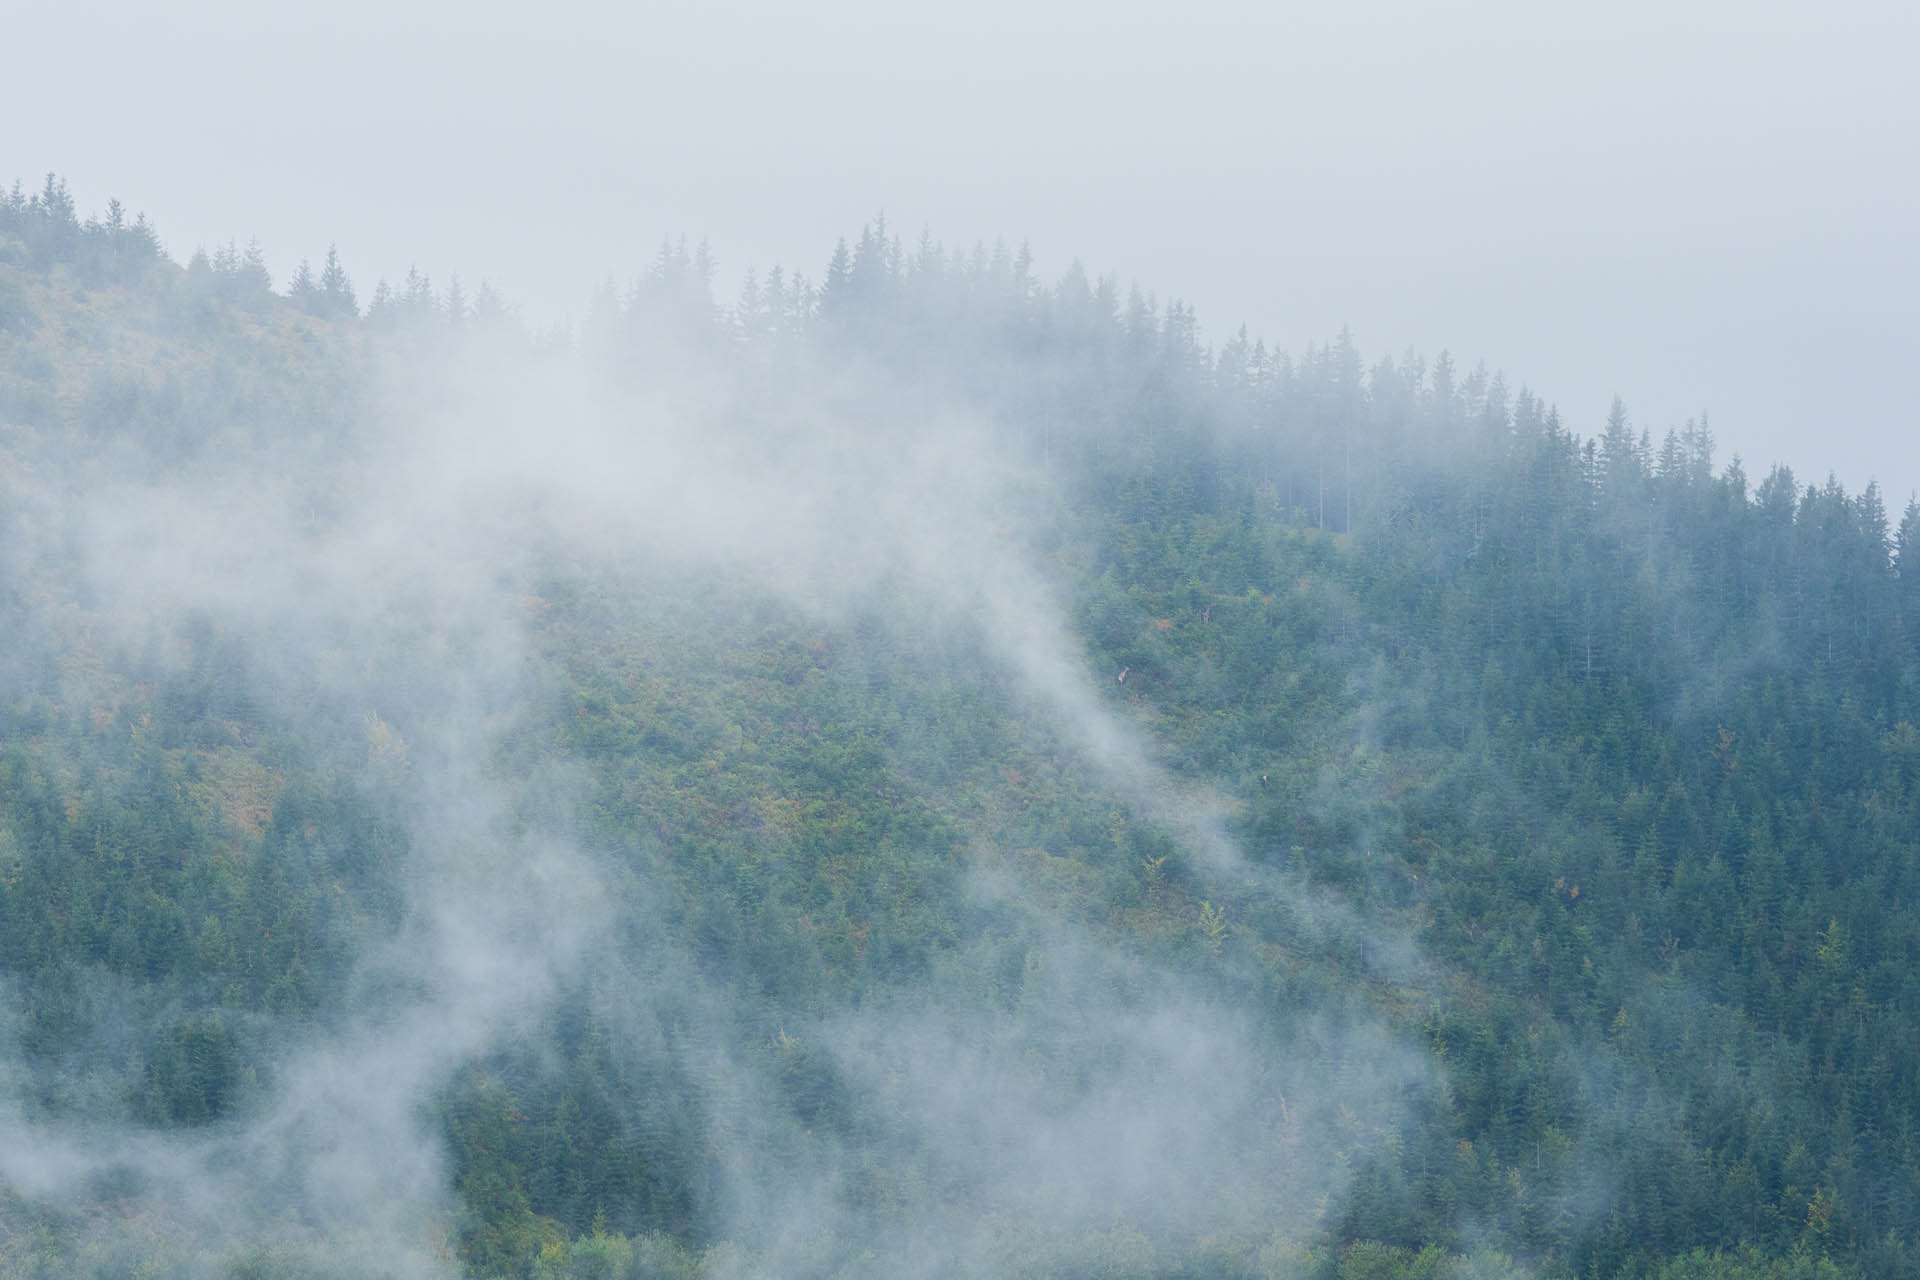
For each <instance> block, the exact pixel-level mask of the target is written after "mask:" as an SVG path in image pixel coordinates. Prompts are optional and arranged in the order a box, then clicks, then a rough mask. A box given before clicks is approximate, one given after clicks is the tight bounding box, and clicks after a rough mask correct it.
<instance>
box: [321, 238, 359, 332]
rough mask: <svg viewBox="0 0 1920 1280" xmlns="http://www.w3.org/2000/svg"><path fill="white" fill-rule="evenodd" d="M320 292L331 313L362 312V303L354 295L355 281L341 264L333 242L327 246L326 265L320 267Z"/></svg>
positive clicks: (346, 314)
mask: <svg viewBox="0 0 1920 1280" xmlns="http://www.w3.org/2000/svg"><path fill="white" fill-rule="evenodd" d="M320 294H321V297H322V299H323V301H324V302H325V304H326V309H327V310H328V311H329V312H330V313H332V314H334V315H343V316H357V315H359V314H360V304H359V302H358V301H357V300H356V299H355V298H354V296H353V282H352V281H351V280H349V279H347V272H346V269H345V268H344V267H342V266H341V265H340V254H339V251H338V250H337V249H336V248H335V246H333V245H331V244H329V245H328V246H327V261H326V265H325V266H323V267H322V268H321V269H320Z"/></svg>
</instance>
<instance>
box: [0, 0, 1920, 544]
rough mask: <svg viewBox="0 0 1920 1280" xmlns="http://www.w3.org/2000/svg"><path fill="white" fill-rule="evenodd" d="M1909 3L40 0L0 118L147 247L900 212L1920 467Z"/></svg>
mask: <svg viewBox="0 0 1920 1280" xmlns="http://www.w3.org/2000/svg"><path fill="white" fill-rule="evenodd" d="M1916 11H1920V6H1914V5H1912V4H1906V3H1892V2H1887V3H1857V2H1856V3H1847V2H1844V0H1843V2H1842V3H1838V4H1834V3H1828V4H1824V5H1813V4H1807V3H1794V4H1782V3H1774V2H1773V0H1744V2H1742V3H1727V2H1721V0H1715V2H1714V3H1702V4H1693V5H1688V4H1684V3H1676V2H1675V0H1665V2H1661V3H1649V2H1645V0H1624V2H1622V0H1616V2H1615V3H1611V4H1607V5H1591V6H1581V7H1580V11H1579V12H1578V13H1577V14H1576V13H1574V12H1572V7H1571V6H1552V5H1542V4H1539V3H1537V2H1528V3H1521V2H1518V0H1494V2H1490V3H1479V4H1422V3H1414V2H1413V0H1357V2H1356V0H1341V2H1339V3H1326V2H1324V0H1322V2H1319V3H1314V4H1312V5H1295V4H1291V3H1268V4H1253V3H1247V4H1228V3H1206V4H1199V5H1191V6H1187V7H1186V8H1185V9H1183V8H1182V7H1180V6H1175V5H1172V4H1167V3H1155V4H1151V5H1148V4H1139V3H1135V2H1133V0H1099V2H1097V3H1071V4H1050V3H1044V2H1036V0H1022V2H1010V0H969V3H966V4H960V5H953V6H950V7H946V8H940V9H935V8H932V7H922V6H912V5H900V4H887V3H875V2H869V0H861V2H859V3H839V2H834V3H816V4H811V5H798V4H779V3H770V2H766V0H758V2H755V3H741V4H700V5H693V4H672V5H670V4H645V3H642V4H633V5H619V6H615V5H604V6H599V5H582V4H567V3H561V4H548V5H544V6H534V5H530V4H515V5H510V6H509V5H496V4H487V3H469V4H461V5H454V4H445V5H423V4H409V3H403V2H394V3H369V2H368V0H339V2H338V3H332V4H327V5H317V4H316V5H304V6H299V8H298V11H297V12H296V11H294V9H293V8H292V7H289V6H274V5H261V4H257V3H247V4H239V3H220V4H210V3H205V2H204V0H179V2H178V3H174V4H170V5H134V4H131V3H123V4H85V3H73V4H67V5H53V4H40V5H32V6H28V7H26V8H25V9H24V10H23V11H16V12H12V13H10V14H9V16H8V18H7V28H8V48H7V51H6V53H5V54H4V55H0V57H3V59H4V61H3V62H0V162H4V164H5V172H6V173H7V175H8V176H9V177H10V176H12V175H16V174H17V175H20V176H23V177H25V178H26V179H27V180H28V182H29V184H30V185H31V184H32V183H33V182H35V180H36V178H37V176H38V175H40V174H43V173H44V172H45V171H46V170H48V169H57V170H59V171H60V172H62V173H63V174H65V175H67V177H68V178H69V179H70V182H71V185H72V188H73V191H74V195H75V197H76V198H77V200H78V202H79V204H80V207H81V209H82V211H83V212H85V211H90V210H96V209H98V208H100V207H102V206H104V204H105V202H106V200H107V198H108V197H109V196H114V195H117V196H119V197H121V198H122V199H124V200H125V201H126V202H127V203H128V204H129V205H130V206H132V207H135V208H140V209H144V210H146V211H147V212H148V213H149V214H150V215H151V216H152V217H153V218H154V220H155V221H156V223H157V224H158V226H159V230H160V232H161V236H162V238H163V240H164V241H165V242H166V244H167V246H168V248H169V249H170V250H171V251H172V252H173V253H174V254H175V256H176V257H178V258H181V259H183V260H184V258H185V257H186V256H187V255H188V254H190V253H191V252H192V250H193V248H194V247H195V246H196V245H198V244H208V245H211V244H213V243H216V242H218V241H221V240H224V239H226V238H228V237H235V238H238V239H239V240H241V241H242V242H244V241H245V240H246V239H247V238H248V237H249V236H258V237H259V238H260V240H261V241H262V242H263V244H264V245H265V247H266V250H267V254H268V260H269V263H270V265H271V266H272V267H273V269H274V272H275V276H276V279H277V280H278V281H281V282H284V280H285V279H286V277H287V275H288V273H289V272H290V271H291V269H292V266H293V264H294V263H295V262H296V261H297V260H298V259H299V258H300V257H301V256H310V257H313V258H314V259H316V261H317V260H318V258H319V257H320V256H322V255H323V254H324V253H325V250H326V246H327V243H328V242H329V241H330V240H331V241H338V243H339V246H340V251H341V254H342V257H343V259H344V260H345V262H346V265H347V268H348V270H349V272H350V273H351V274H352V275H353V277H354V279H355V282H356V284H357V285H358V286H359V288H360V292H361V296H362V298H363V300H364V299H365V298H366V297H367V296H368V295H369V294H370V293H371V291H372V286H373V283H374V281H375V279H376V278H377V277H379V276H382V275H385V276H387V277H389V278H394V277H398V276H403V275H404V274H405V273H406V270H407V267H408V265H409V264H413V263H417V264H418V265H419V266H420V268H421V269H422V270H424V271H427V272H429V273H431V274H432V276H433V277H434V279H435V280H436V281H437V282H441V283H444V281H445V279H446V277H447V275H448V274H449V273H450V272H456V271H457V272H458V273H459V274H460V276H461V277H462V279H463V281H464V282H465V283H466V284H467V285H468V286H469V288H470V287H471V286H472V285H473V284H475V283H476V282H477V281H478V280H480V279H481V278H483V277H484V278H486V279H489V280H491V281H492V282H493V283H494V284H495V285H496V286H497V287H499V288H501V289H502V290H503V291H505V292H506V293H507V294H508V295H509V296H510V297H511V298H513V299H514V300H517V301H518V302H519V303H520V304H521V305H522V308H523V310H524V311H525V312H526V313H527V315H528V316H529V317H530V318H532V319H535V320H542V321H544V320H551V319H559V318H563V317H566V316H570V315H575V314H578V313H579V312H581V311H582V310H584V306H585V302H586V299H587V296H588V295H589V293H590V292H591V289H592V287H593V285H594V283H595V282H596V281H597V280H599V279H603V278H605V277H607V276H608V275H612V276H614V277H616V278H618V279H621V280H625V279H628V278H630V277H632V276H633V275H634V274H635V273H636V272H638V271H639V270H641V269H642V268H643V267H644V266H645V264H646V262H647V260H648V259H649V258H650V257H651V255H652V253H653V250H654V249H655V247H656V246H657V245H658V243H659V240H660V238H661V236H662V235H663V234H668V233H672V234H676V235H677V234H679V233H682V232H684V233H685V234H686V235H688V236H689V237H690V238H691V239H694V240H698V239H700V238H702V237H705V238H707V239H708V240H710V241H711V242H712V245H713V247H714V250H715V252H716V253H717V254H718V256H719V258H720V262H721V266H722V268H723V271H724V272H725V273H726V274H725V276H724V281H723V283H724V284H725V286H726V290H727V292H728V294H729V295H730V293H731V290H732V285H733V282H734V281H736V280H737V278H738V273H739V271H740V270H741V269H743V268H744V267H745V266H747V265H749V264H752V265H755V266H758V267H761V268H762V269H764V268H765V267H766V266H768V265H771V264H772V263H774V262H780V263H783V264H785V265H786V266H788V267H789V268H798V269H801V270H803V271H805V272H806V273H807V274H808V275H810V276H812V277H814V278H815V279H818V278H819V276H820V274H821V270H822V267H823V264H824V263H825V261H826V259H827V257H828V256H829V254H830V253H831V251H832V247H833V242H834V240H835V238H836V237H837V236H841V235H847V236H849V237H851V236H853V235H855V234H857V232H858V229H859V226H860V224H861V223H862V222H863V221H866V220H868V219H870V218H871V217H872V216H873V215H874V214H876V213H879V212H884V213H885V214H886V216H887V218H888V220H889V222H890V224H891V225H893V226H894V227H895V228H897V229H899V230H900V231H901V232H902V233H903V235H904V236H905V237H906V238H907V239H908V241H909V242H911V241H912V240H913V239H914V238H915V237H916V236H917V235H918V233H919V231H920V229H921V228H922V227H923V226H925V227H927V228H930V229H931V230H932V232H933V234H934V236H935V237H936V238H937V239H940V240H943V241H945V242H946V243H947V244H948V245H949V246H952V245H955V244H971V242H972V241H974V240H975V239H986V240H988V241H989V242H990V241H991V240H992V239H993V237H995V236H996V235H1004V236H1005V237H1007V238H1008V239H1009V240H1010V241H1018V240H1020V239H1025V240H1027V241H1029V242H1030V244H1031V246H1032V250H1033V253H1034V256H1035V259H1036V263H1037V266H1038V268H1039V270H1040V271H1041V272H1042V273H1043V274H1044V275H1046V276H1048V277H1050V278H1051V277H1054V276H1057V274H1058V273H1059V272H1060V271H1062V270H1064V269H1065V267H1066V266H1067V264H1068V263H1069V262H1070V261H1071V260H1073V259H1075V258H1078V259H1080V260H1081V261H1083V262H1084V263H1085V265H1086V266H1087V268H1088V269H1089V270H1090V271H1092V272H1095V273H1101V272H1111V273H1114V274H1116V275H1117V276H1119V277H1120V278H1121V280H1122V281H1123V282H1124V281H1130V280H1138V281H1139V282H1140V283H1141V284H1142V286H1143V287H1146V288H1149V289H1153V290H1156V291H1158V292H1159V293H1160V294H1161V295H1162V296H1163V297H1164V296H1166V295H1169V294H1172V295H1179V296H1182V297H1185V298H1186V299H1188V300H1189V301H1191V302H1193V303H1194V304H1195V305H1196V306H1197V307H1198V308H1199V309H1200V316H1201V320H1202V322H1203V324H1204V326H1205V329H1206V333H1207V336H1208V337H1209V338H1220V337H1224V336H1225V335H1226V334H1227V333H1229V332H1230V331H1231V330H1232V329H1233V328H1234V327H1236V326H1237V325H1238V324H1240V323H1241V322H1245V323H1246V324H1247V325H1248V326H1249V327H1250V328H1251V329H1252V330H1253V331H1255V332H1257V333H1259V334H1261V335H1264V336H1265V337H1266V338H1267V339H1268V340H1269V341H1275V342H1278V343H1280V344H1281V345H1283V346H1285V347H1287V348H1288V349H1290V350H1294V351H1298V350H1299V349H1301V348H1302V347H1304V346H1305V345H1306V344H1307V343H1309V342H1323V341H1325V340H1326V339H1327V338H1328V337H1329V336H1330V335H1332V334H1333V333H1334V332H1336V331H1337V330H1338V329H1339V327H1340V326H1341V325H1342V324H1343V323H1344V324H1350V325H1351V326H1352V327H1353V330H1354V334H1355V336H1356V338H1357V340H1358V341H1359V343H1360V344H1361V346H1362V348H1363V350H1364V351H1366V352H1367V353H1368V355H1369V357H1372V356H1377V355H1378V354H1380V353H1381V352H1382V351H1386V350H1391V351H1394V352H1396V353H1397V352H1399V351H1401V350H1403V349H1405V348H1407V347H1409V346H1411V347H1414V348H1417V349H1418V350H1420V351H1421V352H1423V353H1425V354H1428V355H1431V354H1433V353H1435V352H1437V351H1439V350H1440V349H1442V348H1447V349H1450V350H1451V351H1452V352H1453V353H1454V355H1455V357H1456V359H1457V360H1459V361H1461V362H1463V363H1464V364H1466V365H1472V364H1473V363H1474V362H1476V361H1479V360H1482V359H1484V360H1485V361H1486V362H1487V364H1488V365H1489V366H1491V367H1496V368H1500V369H1503V370H1505V371H1506V373H1507V375H1508V377H1509V379H1510V380H1511V381H1513V382H1515V383H1520V382H1524V383H1527V384H1528V385H1530V386H1532V387H1533V388H1534V389H1535V390H1536V391H1537V392H1539V393H1540V394H1541V395H1543V396H1544V397H1546V398H1547V399H1549V400H1551V401H1553V402H1555V403H1557V404H1558V405H1559V406H1560V408H1561V410H1562V413H1563V415H1564V416H1565V417H1566V419H1567V420H1568V422H1569V424H1570V425H1572V426H1574V427H1575V428H1576V429H1578V430H1581V431H1582V432H1587V433H1590V432H1592V431H1594V430H1596V429H1597V428H1598V427H1599V425H1600V423H1601V421H1602V419H1603V418H1604V415H1605V412H1606V408H1607V403H1608V400H1609V399H1610V397H1611V396H1612V395H1613V394H1614V393H1615V392H1616V391H1617V392H1618V393H1619V394H1620V395H1622V396H1623V397H1625V399H1626V401H1627V405H1628V409H1629V411H1630V413H1631V415H1632V417H1633V419H1634V421H1635V422H1636V423H1637V424H1639V425H1642V426H1646V427H1649V428H1651V429H1652V430H1653V432H1654V435H1655V437H1656V438H1658V436H1659V435H1660V434H1661V433H1662V432H1663V431H1664V430H1665V429H1666V428H1667V427H1669V426H1677V425H1680V424H1681V423H1683V422H1684V421H1685V419H1686V418H1688V417H1689V416H1691V415H1694V414H1697V413H1699V412H1700V411H1702V410H1706V411H1707V412H1709V413H1710V415H1711V419H1712V424H1713V427H1714V429H1715V432H1716V434H1717V435H1718V437H1719V439H1720V441H1721V445H1722V447H1721V456H1722V461H1723V462H1724V460H1725V458H1726V456H1727V455H1729V454H1730V453H1732V452H1733V451H1735V450H1738V451H1740V452H1741V453H1742V454H1744V455H1745V459H1746V463H1747V469H1748V472H1749V473H1750V474H1752V475H1754V476H1755V477H1756V478H1757V477H1758V475H1759V474H1761V473H1762V472H1763V471H1764V470H1765V468H1766V466H1767V465H1768V464H1769V463H1770V462H1772V461H1774V460H1776V459H1779V460H1784V461H1787V462H1789V463H1790V464H1791V465H1792V466H1794V468H1795V469H1796V471H1798V472H1800V473H1801V476H1802V478H1803V479H1807V478H1816V479H1818V478H1824V476H1825V474H1826V473H1827V471H1828V470H1833V471H1836V472H1837V473H1838V474H1839V476H1840V478H1841V480H1842V481H1843V482H1844V483H1846V484H1847V485H1848V487H1849V488H1850V489H1857V488H1859V487H1860V486H1861V485H1863V484H1865V482H1866V481H1867V480H1868V479H1869V478H1875V477H1877V478H1879V479H1880V481H1881V483H1882V485H1883V487H1885V488H1886V489H1887V490H1888V495H1889V500H1890V501H1889V505H1890V506H1892V507H1893V508H1894V510H1895V511H1896V513H1897V511H1898V509H1899V507H1900V506H1901V505H1902V504H1904V502H1905V500H1906V497H1907V495H1908V493H1909V492H1910V491H1912V490H1913V489H1914V488H1915V487H1916V486H1920V318H1916V317H1917V315H1920V247H1917V246H1916V238H1915V230H1916V228H1920V89H1916V88H1915V81H1916V75H1915V71H1914V68H1915V65H1916V57H1917V56H1920V17H1916Z"/></svg>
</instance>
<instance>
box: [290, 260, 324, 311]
mask: <svg viewBox="0 0 1920 1280" xmlns="http://www.w3.org/2000/svg"><path fill="white" fill-rule="evenodd" d="M287 297H289V298H291V299H293V301H295V302H296V303H298V304H299V305H300V307H301V309H302V310H304V311H308V312H313V313H318V312H319V311H320V310H321V306H320V301H321V299H320V287H319V286H318V285H316V284H315V283H314V281H313V268H312V267H310V266H309V265H307V260H306V259H305V258H302V259H300V265H299V266H298V267H296V268H294V272H293V279H292V280H290V281H288V283H287Z"/></svg>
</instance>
